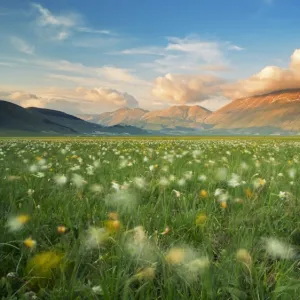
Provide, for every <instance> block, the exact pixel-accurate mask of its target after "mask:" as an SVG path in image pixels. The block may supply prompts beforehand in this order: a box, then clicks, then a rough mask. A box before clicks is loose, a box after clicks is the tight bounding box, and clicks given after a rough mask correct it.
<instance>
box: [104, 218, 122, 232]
mask: <svg viewBox="0 0 300 300" xmlns="http://www.w3.org/2000/svg"><path fill="white" fill-rule="evenodd" d="M104 227H105V229H106V230H107V231H108V232H110V233H113V232H117V231H119V230H120V227H121V223H120V221H119V220H107V221H105V222H104Z"/></svg>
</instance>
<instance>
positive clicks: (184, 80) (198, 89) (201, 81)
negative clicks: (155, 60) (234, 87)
mask: <svg viewBox="0 0 300 300" xmlns="http://www.w3.org/2000/svg"><path fill="white" fill-rule="evenodd" d="M222 83H223V80H221V79H220V78H218V77H215V76H212V75H182V74H181V75H176V74H167V75H165V76H163V77H158V78H156V79H155V83H154V88H153V90H152V92H153V95H154V96H156V97H158V98H160V99H162V100H165V101H166V100H167V101H169V103H170V104H190V103H198V102H201V101H204V100H208V99H210V98H211V97H214V96H219V95H220V85H221V84H222Z"/></svg>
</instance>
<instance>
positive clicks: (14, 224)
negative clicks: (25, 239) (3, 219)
mask: <svg viewBox="0 0 300 300" xmlns="http://www.w3.org/2000/svg"><path fill="white" fill-rule="evenodd" d="M29 220H30V216H29V215H19V216H16V217H11V218H10V219H9V220H8V222H7V227H8V228H9V230H10V231H18V230H21V229H22V228H23V226H24V225H25V224H26V223H27V222H28V221H29Z"/></svg>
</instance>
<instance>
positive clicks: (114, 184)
mask: <svg viewBox="0 0 300 300" xmlns="http://www.w3.org/2000/svg"><path fill="white" fill-rule="evenodd" d="M111 186H112V188H113V189H114V190H115V191H119V190H120V185H119V184H118V183H116V182H114V181H113V182H112V183H111Z"/></svg>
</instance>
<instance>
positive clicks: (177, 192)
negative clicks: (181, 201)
mask: <svg viewBox="0 0 300 300" xmlns="http://www.w3.org/2000/svg"><path fill="white" fill-rule="evenodd" d="M172 192H174V193H175V195H176V197H177V198H179V197H180V195H181V193H180V192H179V191H176V190H173V191H172Z"/></svg>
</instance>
